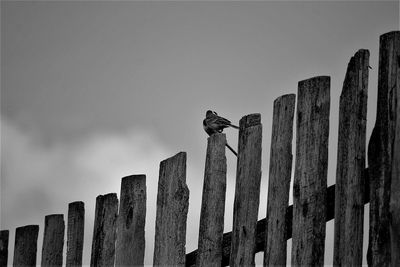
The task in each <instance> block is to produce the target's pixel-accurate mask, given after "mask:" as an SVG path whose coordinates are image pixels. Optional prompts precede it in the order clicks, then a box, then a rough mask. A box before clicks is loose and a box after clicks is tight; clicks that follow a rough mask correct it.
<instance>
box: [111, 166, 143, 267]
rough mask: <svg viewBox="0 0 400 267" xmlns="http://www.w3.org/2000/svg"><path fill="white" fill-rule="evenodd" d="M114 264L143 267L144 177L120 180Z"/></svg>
mask: <svg viewBox="0 0 400 267" xmlns="http://www.w3.org/2000/svg"><path fill="white" fill-rule="evenodd" d="M120 198H121V201H120V207H119V214H118V220H117V242H116V248H115V250H116V252H115V264H116V265H117V266H143V264H144V249H145V223H146V175H144V174H141V175H131V176H127V177H124V178H122V182H121V195H120Z"/></svg>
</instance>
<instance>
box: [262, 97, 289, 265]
mask: <svg viewBox="0 0 400 267" xmlns="http://www.w3.org/2000/svg"><path fill="white" fill-rule="evenodd" d="M295 101H296V95H295V94H290V95H284V96H281V97H278V98H277V99H276V100H275V101H274V111H273V121H272V137H271V150H270V163H269V178H268V180H269V185H268V202H267V203H268V204H267V225H266V232H265V251H264V266H276V265H286V257H287V255H286V254H287V253H286V250H287V248H286V247H287V244H286V224H285V217H286V208H287V206H288V203H289V190H290V180H291V174H292V159H293V155H292V139H293V117H294V108H295Z"/></svg>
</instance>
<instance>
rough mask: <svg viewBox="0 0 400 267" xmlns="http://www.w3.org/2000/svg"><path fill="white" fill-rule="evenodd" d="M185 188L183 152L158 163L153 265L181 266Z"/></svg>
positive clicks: (184, 225)
mask: <svg viewBox="0 0 400 267" xmlns="http://www.w3.org/2000/svg"><path fill="white" fill-rule="evenodd" d="M188 207H189V189H188V187H187V185H186V153H185V152H180V153H178V154H176V155H175V156H173V157H171V158H169V159H166V160H164V161H162V162H161V163H160V177H159V180H158V193H157V215H156V231H155V244H154V257H153V265H161V266H162V265H164V266H165V265H173V266H185V244H186V218H187V212H188Z"/></svg>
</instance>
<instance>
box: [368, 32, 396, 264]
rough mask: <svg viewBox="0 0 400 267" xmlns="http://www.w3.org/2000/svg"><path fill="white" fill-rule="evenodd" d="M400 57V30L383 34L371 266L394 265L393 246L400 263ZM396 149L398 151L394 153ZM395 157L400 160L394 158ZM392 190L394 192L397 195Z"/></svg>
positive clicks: (372, 147)
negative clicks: (399, 120) (398, 122)
mask: <svg viewBox="0 0 400 267" xmlns="http://www.w3.org/2000/svg"><path fill="white" fill-rule="evenodd" d="M399 57H400V37H399V32H398V31H397V32H389V33H386V34H384V35H382V36H381V37H380V46H379V75H378V103H377V113H376V122H375V126H374V129H373V131H372V135H371V138H370V142H369V145H368V165H369V170H370V173H369V175H370V179H371V192H370V195H371V205H370V228H369V242H368V253H367V261H368V265H370V266H392V265H391V260H392V253H391V250H392V248H391V246H393V251H392V252H395V254H394V255H393V261H394V262H397V264H395V265H393V266H397V265H399V262H398V261H399V253H400V252H399V246H400V245H399V242H400V241H399V237H400V234H399V231H400V230H399V226H400V224H399V223H400V221H399V220H400V219H399V216H397V217H396V215H400V214H399V208H400V205H399V204H398V203H397V205H396V201H395V199H396V197H397V198H398V197H399V193H398V191H399V185H400V183H399V180H398V179H399V175H398V173H396V172H397V171H398V165H399V162H398V160H399V155H398V138H399V137H398V136H397V137H396V120H397V118H398V111H397V110H396V109H397V108H396V106H397V103H396V102H397V99H398V94H399V82H400V81H399V77H400V75H399V67H400V66H399V64H400V63H399V61H400V59H399ZM397 127H398V125H397ZM396 138H397V139H396ZM396 140H397V143H396ZM396 147H397V151H396ZM394 152H397V154H396V153H395V154H393V153H394ZM394 159H395V161H396V160H397V162H395V161H393V160H394ZM392 171H393V172H392ZM393 178H394V179H393ZM392 179H393V184H392ZM391 192H394V195H393V197H392V196H391ZM396 206H397V207H396ZM391 212H392V213H393V214H391ZM396 212H397V214H396ZM391 240H392V243H391ZM396 255H397V256H396Z"/></svg>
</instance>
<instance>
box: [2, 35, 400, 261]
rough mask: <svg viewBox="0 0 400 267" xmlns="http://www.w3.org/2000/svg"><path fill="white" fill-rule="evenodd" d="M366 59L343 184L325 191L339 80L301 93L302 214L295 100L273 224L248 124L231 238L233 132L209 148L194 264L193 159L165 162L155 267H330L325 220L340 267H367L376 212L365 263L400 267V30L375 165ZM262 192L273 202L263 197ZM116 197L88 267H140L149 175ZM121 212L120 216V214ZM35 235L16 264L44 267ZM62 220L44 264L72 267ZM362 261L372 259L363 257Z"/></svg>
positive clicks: (24, 241) (274, 168) (72, 208)
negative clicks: (190, 246)
mask: <svg viewBox="0 0 400 267" xmlns="http://www.w3.org/2000/svg"><path fill="white" fill-rule="evenodd" d="M368 72H369V51H368V50H364V49H361V50H359V51H357V52H356V53H355V55H354V56H353V57H352V58H351V59H350V62H349V63H348V67H347V73H346V76H345V80H344V83H343V90H342V94H341V96H340V107H339V127H338V130H339V140H338V153H337V170H336V185H333V186H330V187H327V167H328V137H329V127H330V125H329V113H330V77H328V76H320V77H313V78H310V79H307V80H304V81H300V82H299V84H298V94H297V110H296V133H297V135H296V154H295V159H294V162H295V168H294V169H295V171H294V182H293V205H290V206H289V205H288V201H289V189H290V181H291V170H292V162H293V155H292V139H293V121H294V115H295V100H296V96H295V95H294V94H289V95H284V96H281V97H279V98H277V99H276V100H275V102H274V107H273V124H272V138H271V150H270V169H269V187H268V204H267V207H266V209H267V217H266V218H265V219H262V220H260V221H257V218H258V208H259V196H260V193H261V192H260V181H261V147H262V146H261V140H262V125H261V115H260V114H250V115H247V116H244V117H243V118H242V119H241V120H240V123H239V142H238V157H237V172H236V188H235V199H234V207H233V209H234V213H233V229H232V232H228V233H224V212H225V211H224V208H225V194H226V170H227V163H226V157H225V144H226V139H225V134H215V135H212V136H210V137H209V138H208V145H207V155H206V165H205V173H204V185H203V196H202V207H201V214H200V229H199V239H198V249H197V250H195V251H192V252H190V253H188V254H186V251H185V242H186V220H187V212H188V205H189V189H188V187H187V185H186V153H184V152H181V153H178V154H177V155H175V156H173V157H171V158H168V159H166V160H164V161H162V162H161V163H160V173H159V183H158V195H157V215H156V231H155V246H154V257H153V263H154V265H173V266H185V265H186V266H192V265H197V266H221V265H223V266H226V265H230V266H248V265H250V266H251V265H254V256H255V253H257V252H261V251H263V252H264V261H263V263H264V265H265V266H269V265H271V266H274V265H286V264H287V262H286V256H287V251H286V242H287V240H288V239H290V238H292V251H291V265H293V266H303V265H305V266H314V265H317V266H322V265H323V264H324V250H325V249H324V245H325V229H326V222H327V221H329V220H332V219H333V218H335V228H334V229H335V230H334V256H333V265H335V266H340V265H343V266H347V265H349V266H360V265H361V264H362V255H363V251H362V247H363V246H362V242H363V219H364V205H365V204H366V203H368V202H370V219H369V221H370V228H369V244H368V252H367V260H368V264H369V265H370V266H400V32H399V31H396V32H389V33H386V34H384V35H382V36H381V38H380V50H379V76H378V101H377V116H376V123H375V126H374V129H373V133H372V136H371V138H370V141H369V145H368V168H366V166H365V161H366V114H367V95H368ZM262 193H264V192H262ZM120 198H121V200H120V203H118V202H119V201H118V199H117V195H116V194H115V193H112V194H107V195H100V196H98V197H97V198H96V211H95V221H94V229H93V242H92V252H91V260H90V265H91V266H112V265H114V264H115V265H118V266H119V265H124V266H131V265H135V266H136V265H143V262H144V248H145V239H144V231H145V218H146V176H145V175H132V176H128V177H125V178H123V179H122V184H121V194H120ZM118 209H119V210H118ZM84 213H85V211H84V203H83V202H73V203H70V204H69V208H68V218H67V219H68V221H67V249H66V260H65V263H66V266H81V265H82V250H83V235H84ZM38 231H39V227H38V225H28V226H24V227H18V228H17V229H16V233H15V245H14V258H13V264H14V265H24V266H34V265H36V251H37V238H38ZM64 235H65V223H64V218H63V215H62V214H54V215H49V216H46V218H45V229H44V237H43V248H42V260H41V262H42V265H43V266H61V265H62V264H63V256H62V251H63V244H64ZM8 237H9V231H8V230H3V231H1V232H0V265H1V266H6V265H7V263H8V259H7V257H8ZM364 253H365V252H364Z"/></svg>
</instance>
